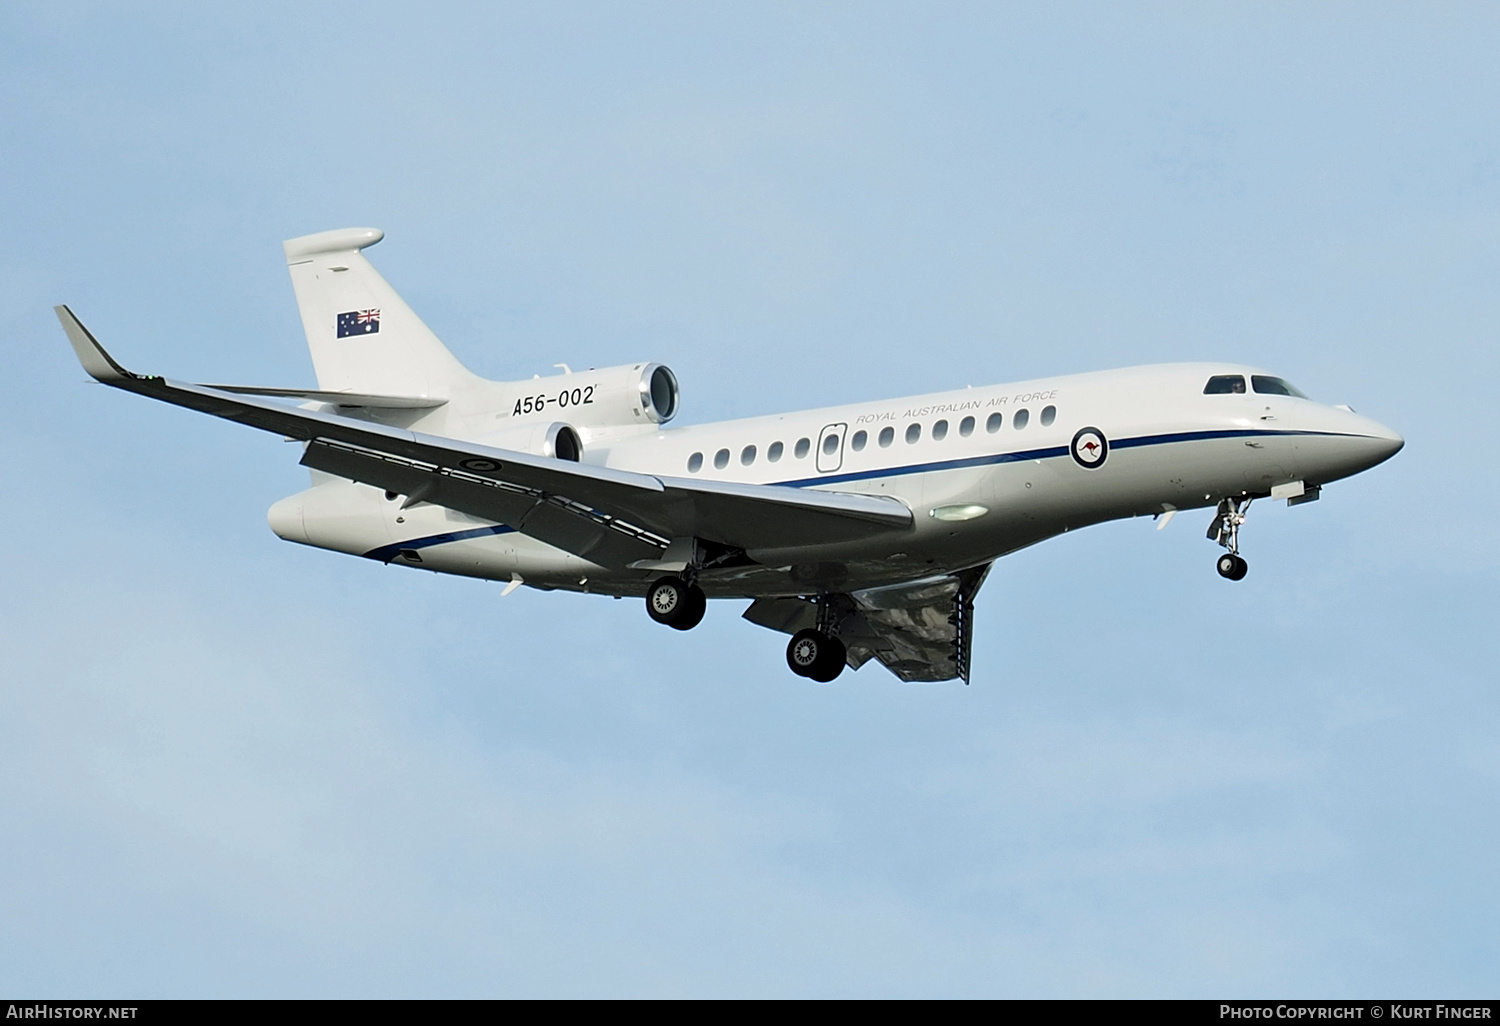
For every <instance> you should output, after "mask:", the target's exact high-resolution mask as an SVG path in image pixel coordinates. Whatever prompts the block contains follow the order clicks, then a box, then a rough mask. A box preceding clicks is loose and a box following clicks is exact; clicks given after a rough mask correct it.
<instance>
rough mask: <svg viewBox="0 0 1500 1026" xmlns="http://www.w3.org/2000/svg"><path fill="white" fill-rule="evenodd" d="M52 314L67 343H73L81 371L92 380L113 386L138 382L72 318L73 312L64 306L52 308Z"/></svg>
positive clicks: (133, 375)
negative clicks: (58, 323) (66, 335)
mask: <svg viewBox="0 0 1500 1026" xmlns="http://www.w3.org/2000/svg"><path fill="white" fill-rule="evenodd" d="M52 312H53V313H55V314H57V319H58V320H59V321H61V322H62V326H63V331H65V332H67V333H68V341H69V342H71V343H73V352H74V353H76V354H78V362H79V363H81V364H83V369H84V370H86V371H88V372H89V374H90V375H92V376H93V378H94V380H96V381H102V382H104V383H105V384H106V385H115V384H118V383H120V382H121V381H128V380H139V379H140V375H139V374H132V373H130V371H128V370H126V369H125V368H124V367H121V366H120V365H119V364H118V363H115V360H114V357H112V356H110V355H109V354H108V353H106V352H105V351H104V347H103V346H101V345H100V344H99V340H98V339H96V338H95V337H94V336H93V335H91V334H90V333H89V329H87V328H85V327H84V326H83V322H82V321H80V320H79V319H78V318H77V317H76V316H74V314H73V311H72V310H69V309H68V308H67V307H66V306H54V307H53V308H52Z"/></svg>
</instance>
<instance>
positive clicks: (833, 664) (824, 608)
mask: <svg viewBox="0 0 1500 1026" xmlns="http://www.w3.org/2000/svg"><path fill="white" fill-rule="evenodd" d="M833 621H834V615H833V611H832V608H831V605H830V603H829V602H828V599H827V598H826V597H823V596H819V598H818V626H816V627H807V628H804V629H803V630H800V631H798V632H797V633H796V634H793V635H792V640H791V641H790V642H789V643H788V644H787V646H786V664H787V666H789V667H791V670H792V672H793V673H795V674H796V675H797V676H799V677H808V678H810V679H812V680H815V681H817V682H818V683H820V684H827V683H828V682H829V681H831V680H833V679H834V678H835V677H837V676H838V675H839V674H841V673H843V672H844V662H845V660H846V659H847V658H848V655H849V652H848V650H847V649H846V648H845V647H844V643H843V642H842V641H840V640H839V639H838V636H837V635H836V634H835V629H836V628H835V625H834V622H833Z"/></svg>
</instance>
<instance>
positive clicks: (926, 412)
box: [854, 388, 1061, 424]
mask: <svg viewBox="0 0 1500 1026" xmlns="http://www.w3.org/2000/svg"><path fill="white" fill-rule="evenodd" d="M1060 391H1061V389H1057V388H1048V389H1042V390H1040V391H1030V392H1017V393H1015V394H1014V395H1010V394H1007V395H996V396H989V397H983V396H981V397H979V398H975V399H956V400H953V401H952V402H946V403H930V404H928V405H926V406H905V407H901V408H899V409H898V408H895V407H893V408H891V409H888V410H880V411H877V412H873V413H860V414H857V415H856V416H855V418H854V423H856V424H878V423H881V422H883V421H897V420H909V419H911V418H913V417H933V416H937V415H939V414H943V413H972V412H973V411H975V410H983V409H990V408H992V407H997V406H1011V405H1016V404H1020V403H1038V402H1049V401H1051V400H1054V399H1056V398H1057V397H1058V393H1059V392H1060Z"/></svg>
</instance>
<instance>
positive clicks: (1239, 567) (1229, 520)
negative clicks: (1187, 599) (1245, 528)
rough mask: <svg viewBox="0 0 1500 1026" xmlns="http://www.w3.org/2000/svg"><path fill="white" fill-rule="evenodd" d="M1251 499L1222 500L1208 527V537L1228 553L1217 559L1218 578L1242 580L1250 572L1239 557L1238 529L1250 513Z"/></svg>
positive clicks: (1246, 564) (1241, 557)
mask: <svg viewBox="0 0 1500 1026" xmlns="http://www.w3.org/2000/svg"><path fill="white" fill-rule="evenodd" d="M1251 501H1253V500H1251V499H1245V500H1243V501H1241V500H1240V499H1223V500H1221V501H1220V503H1219V511H1218V513H1217V514H1216V515H1215V516H1214V521H1213V523H1211V524H1209V525H1208V537H1209V539H1210V540H1212V541H1216V542H1218V543H1219V544H1220V545H1222V546H1224V548H1226V549H1228V550H1229V551H1228V552H1226V553H1224V555H1222V556H1220V557H1219V563H1218V569H1219V576H1220V577H1223V578H1225V579H1227V580H1231V581H1240V580H1244V577H1245V575H1246V574H1247V573H1249V572H1250V564H1249V563H1246V562H1245V559H1244V557H1243V556H1241V555H1240V527H1241V526H1242V525H1243V524H1244V523H1245V517H1246V515H1247V514H1248V513H1249V512H1250V503H1251Z"/></svg>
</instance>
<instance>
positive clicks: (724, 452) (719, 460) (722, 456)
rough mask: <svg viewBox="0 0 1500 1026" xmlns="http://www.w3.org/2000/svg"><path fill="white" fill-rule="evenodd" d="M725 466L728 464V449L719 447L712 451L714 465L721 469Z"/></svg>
mask: <svg viewBox="0 0 1500 1026" xmlns="http://www.w3.org/2000/svg"><path fill="white" fill-rule="evenodd" d="M727 466H729V450H728V449H720V450H719V451H718V452H716V453H714V467H715V468H717V469H718V470H723V469H724V468H725V467H727Z"/></svg>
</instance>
